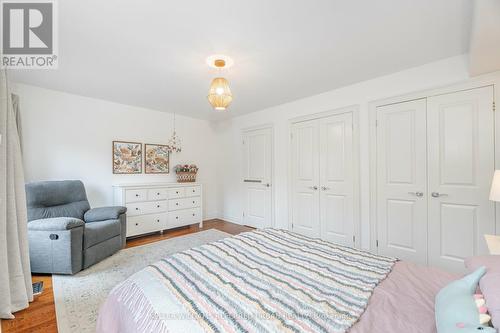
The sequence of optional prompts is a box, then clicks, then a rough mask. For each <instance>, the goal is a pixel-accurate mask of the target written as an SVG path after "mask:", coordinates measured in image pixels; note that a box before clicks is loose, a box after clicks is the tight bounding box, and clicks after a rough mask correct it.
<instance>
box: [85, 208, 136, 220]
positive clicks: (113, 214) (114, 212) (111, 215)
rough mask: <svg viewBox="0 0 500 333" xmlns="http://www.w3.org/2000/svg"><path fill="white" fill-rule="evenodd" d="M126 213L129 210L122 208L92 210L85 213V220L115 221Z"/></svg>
mask: <svg viewBox="0 0 500 333" xmlns="http://www.w3.org/2000/svg"><path fill="white" fill-rule="evenodd" d="M126 212H127V208H125V207H121V206H115V207H99V208H92V209H90V210H89V211H87V212H86V213H85V216H84V220H85V222H95V221H104V220H115V219H117V218H118V217H119V216H120V215H121V214H125V213H126Z"/></svg>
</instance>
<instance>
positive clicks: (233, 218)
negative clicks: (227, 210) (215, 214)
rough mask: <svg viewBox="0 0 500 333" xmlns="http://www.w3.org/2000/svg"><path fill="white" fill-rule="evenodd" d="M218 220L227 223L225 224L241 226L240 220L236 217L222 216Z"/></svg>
mask: <svg viewBox="0 0 500 333" xmlns="http://www.w3.org/2000/svg"><path fill="white" fill-rule="evenodd" d="M220 219H221V220H224V221H227V222H231V223H234V224H239V225H242V224H241V219H239V218H237V217H234V216H228V215H222V217H220Z"/></svg>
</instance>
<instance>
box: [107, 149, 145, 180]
mask: <svg viewBox="0 0 500 333" xmlns="http://www.w3.org/2000/svg"><path fill="white" fill-rule="evenodd" d="M113 173H115V174H132V173H142V143H138V142H126V141H113Z"/></svg>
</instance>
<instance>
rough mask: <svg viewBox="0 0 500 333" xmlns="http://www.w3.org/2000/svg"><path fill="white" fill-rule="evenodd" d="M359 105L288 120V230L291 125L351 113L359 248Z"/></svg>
mask: <svg viewBox="0 0 500 333" xmlns="http://www.w3.org/2000/svg"><path fill="white" fill-rule="evenodd" d="M359 109H360V107H359V105H350V106H346V107H342V108H338V109H333V110H328V111H324V112H320V113H314V114H310V115H306V116H301V117H296V118H291V119H289V120H288V189H287V191H288V230H292V206H291V203H292V196H293V193H292V183H293V179H292V162H293V161H292V126H293V124H296V123H300V122H303V121H308V120H314V119H320V118H326V117H330V116H335V115H339V114H343V113H352V124H353V131H352V147H353V165H354V170H353V182H354V195H353V196H354V198H353V208H354V216H353V220H354V237H355V241H354V246H355V247H357V248H361V198H360V195H361V190H360V165H359V163H360V162H359V161H360V147H359V112H360V111H359Z"/></svg>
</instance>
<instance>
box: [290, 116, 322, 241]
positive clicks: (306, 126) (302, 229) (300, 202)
mask: <svg viewBox="0 0 500 333" xmlns="http://www.w3.org/2000/svg"><path fill="white" fill-rule="evenodd" d="M318 163H319V122H318V120H311V121H305V122H301V123H297V124H294V125H293V126H292V186H293V189H292V202H291V205H292V229H293V230H294V231H296V232H298V233H301V234H303V235H306V236H310V237H319V236H320V225H319V166H318Z"/></svg>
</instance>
